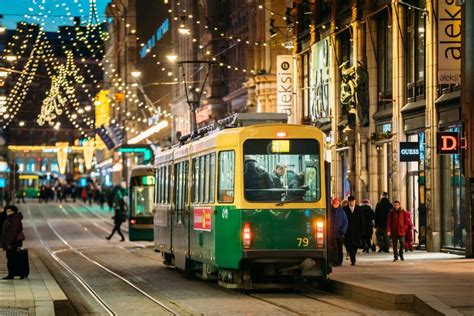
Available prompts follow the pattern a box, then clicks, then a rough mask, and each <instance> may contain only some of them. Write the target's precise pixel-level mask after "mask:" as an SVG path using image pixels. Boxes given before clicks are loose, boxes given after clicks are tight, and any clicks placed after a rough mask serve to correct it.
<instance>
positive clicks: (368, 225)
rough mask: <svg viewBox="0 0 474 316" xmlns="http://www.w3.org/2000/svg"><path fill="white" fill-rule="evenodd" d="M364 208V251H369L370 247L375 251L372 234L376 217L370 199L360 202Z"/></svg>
mask: <svg viewBox="0 0 474 316" xmlns="http://www.w3.org/2000/svg"><path fill="white" fill-rule="evenodd" d="M360 207H361V209H362V214H364V231H363V233H362V242H363V244H364V251H363V252H369V249H372V251H375V245H374V244H372V234H373V233H374V232H373V229H374V218H375V213H374V210H373V208H372V205H370V201H369V200H368V199H363V200H362V203H361V204H360Z"/></svg>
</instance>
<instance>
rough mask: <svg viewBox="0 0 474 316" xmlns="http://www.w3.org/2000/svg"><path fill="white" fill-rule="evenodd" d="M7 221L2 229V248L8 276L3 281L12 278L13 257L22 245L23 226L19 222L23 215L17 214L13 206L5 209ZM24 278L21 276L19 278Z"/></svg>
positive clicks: (16, 209)
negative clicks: (5, 257) (4, 252)
mask: <svg viewBox="0 0 474 316" xmlns="http://www.w3.org/2000/svg"><path fill="white" fill-rule="evenodd" d="M6 210H7V219H6V221H5V223H4V224H3V229H2V248H3V249H4V250H5V251H6V252H7V268H8V275H7V276H6V277H4V278H3V279H4V280H11V279H13V277H14V268H15V267H14V266H13V257H14V256H15V254H16V251H17V249H18V248H19V247H21V246H22V245H23V239H24V235H23V225H22V223H21V220H22V219H23V215H21V213H20V212H18V208H17V207H16V206H14V205H9V206H7V207H6ZM21 278H22V279H23V278H24V277H23V276H22V277H21Z"/></svg>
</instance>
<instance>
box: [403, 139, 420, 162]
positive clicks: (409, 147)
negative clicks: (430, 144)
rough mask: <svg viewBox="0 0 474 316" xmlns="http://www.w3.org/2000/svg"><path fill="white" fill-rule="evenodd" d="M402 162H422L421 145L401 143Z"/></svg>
mask: <svg viewBox="0 0 474 316" xmlns="http://www.w3.org/2000/svg"><path fill="white" fill-rule="evenodd" d="M400 161H420V143H419V142H401V143H400Z"/></svg>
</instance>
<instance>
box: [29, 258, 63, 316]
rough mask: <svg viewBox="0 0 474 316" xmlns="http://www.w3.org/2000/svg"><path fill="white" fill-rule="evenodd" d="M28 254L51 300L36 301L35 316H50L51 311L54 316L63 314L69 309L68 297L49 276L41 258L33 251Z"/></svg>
mask: <svg viewBox="0 0 474 316" xmlns="http://www.w3.org/2000/svg"><path fill="white" fill-rule="evenodd" d="M30 254H31V262H32V263H34V265H35V267H36V269H37V270H38V272H39V274H40V276H41V278H42V279H43V282H44V284H45V286H46V289H47V290H48V292H49V295H50V298H51V300H50V301H47V302H44V301H37V302H36V303H35V312H36V313H35V314H36V315H51V314H50V310H51V309H53V310H54V315H63V314H65V313H64V312H65V311H67V310H68V309H69V304H70V302H69V299H68V297H67V296H66V294H65V293H64V292H63V290H62V289H61V287H60V286H59V284H58V283H57V282H56V280H55V279H54V277H53V276H52V275H51V273H50V272H49V270H48V268H46V266H45V264H44V263H43V261H42V260H41V258H40V257H39V256H38V255H37V254H36V252H35V250H34V249H31V250H30Z"/></svg>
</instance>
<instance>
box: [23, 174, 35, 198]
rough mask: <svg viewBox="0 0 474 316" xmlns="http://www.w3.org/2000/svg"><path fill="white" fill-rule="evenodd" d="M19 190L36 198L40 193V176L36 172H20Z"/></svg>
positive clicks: (27, 195)
mask: <svg viewBox="0 0 474 316" xmlns="http://www.w3.org/2000/svg"><path fill="white" fill-rule="evenodd" d="M18 178H19V186H18V188H19V189H20V190H23V191H24V194H25V195H24V196H25V197H28V198H37V197H39V194H40V176H39V174H37V173H27V172H22V173H20V174H19V176H18Z"/></svg>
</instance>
